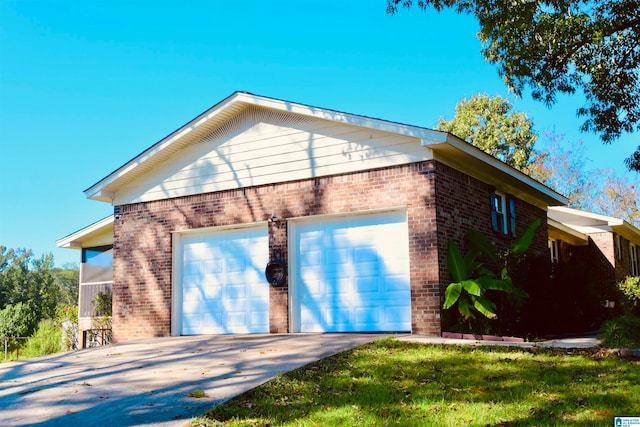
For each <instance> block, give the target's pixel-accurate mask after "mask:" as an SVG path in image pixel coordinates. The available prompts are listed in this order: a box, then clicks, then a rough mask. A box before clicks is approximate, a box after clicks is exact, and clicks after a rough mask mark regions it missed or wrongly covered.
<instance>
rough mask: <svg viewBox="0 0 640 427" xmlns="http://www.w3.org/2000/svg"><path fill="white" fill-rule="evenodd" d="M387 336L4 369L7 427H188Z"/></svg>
mask: <svg viewBox="0 0 640 427" xmlns="http://www.w3.org/2000/svg"><path fill="white" fill-rule="evenodd" d="M382 337H384V335H376V334H283V335H206V336H204V335H201V336H186V337H166V338H154V339H148V340H141V341H128V342H124V343H121V344H114V345H110V346H106V347H101V348H96V349H87V350H80V351H76V352H69V353H63V354H57V355H52V356H46V357H40V358H36V359H30V360H25V361H18V362H10V363H3V364H0V408H2V411H0V425H2V426H40V425H41V426H45V425H46V426H73V425H87V426H94V427H97V426H105V425H106V426H112V427H116V426H134V425H154V426H158V425H159V426H182V425H184V424H185V423H186V422H187V421H188V420H189V419H190V418H192V417H196V416H200V415H202V414H203V413H204V412H205V411H206V410H207V409H209V408H211V407H213V406H215V405H217V404H220V403H222V402H224V401H226V400H228V399H230V398H232V397H234V396H236V395H238V394H241V393H243V392H245V391H246V390H249V389H251V388H254V387H256V386H258V385H260V384H262V383H264V382H266V381H268V380H270V379H271V378H273V377H274V376H276V375H278V374H281V373H285V372H288V371H291V370H293V369H296V368H298V367H300V366H303V365H306V364H307V363H311V362H313V361H316V360H318V359H322V358H324V357H327V356H330V355H333V354H335V353H338V352H340V351H343V350H346V349H349V348H352V347H355V346H357V345H360V344H364V343H367V342H370V341H373V340H376V339H379V338H382ZM193 390H202V391H204V392H205V393H206V396H207V397H205V398H200V399H196V398H192V397H189V393H190V392H191V391H193Z"/></svg>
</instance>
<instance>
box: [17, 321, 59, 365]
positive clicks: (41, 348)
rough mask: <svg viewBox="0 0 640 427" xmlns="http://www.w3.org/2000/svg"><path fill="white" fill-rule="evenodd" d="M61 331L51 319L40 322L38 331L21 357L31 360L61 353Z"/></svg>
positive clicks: (27, 343) (27, 344)
mask: <svg viewBox="0 0 640 427" xmlns="http://www.w3.org/2000/svg"><path fill="white" fill-rule="evenodd" d="M61 333H62V332H61V330H60V328H59V327H57V326H56V323H55V322H54V321H53V320H51V319H45V320H42V321H40V323H39V324H38V329H36V332H35V333H34V334H33V336H32V337H31V338H29V339H28V340H27V342H26V344H25V346H24V348H23V349H22V350H21V352H20V353H21V357H22V358H24V359H30V358H32V357H39V356H45V355H47V354H54V353H59V352H60V351H61V350H62V349H61V346H60V345H61V342H62V336H61Z"/></svg>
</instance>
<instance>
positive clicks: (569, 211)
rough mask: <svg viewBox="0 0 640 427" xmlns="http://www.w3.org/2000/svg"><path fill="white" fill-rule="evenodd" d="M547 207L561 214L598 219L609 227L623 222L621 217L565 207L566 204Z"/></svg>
mask: <svg viewBox="0 0 640 427" xmlns="http://www.w3.org/2000/svg"><path fill="white" fill-rule="evenodd" d="M549 209H550V211H551V212H558V213H559V214H561V215H562V214H564V215H572V216H575V217H580V218H586V219H591V220H593V221H599V222H601V223H605V224H606V225H608V226H609V227H614V226H619V225H623V223H624V222H625V221H624V220H622V219H619V218H614V217H612V216H606V215H601V214H596V213H592V212H587V211H581V210H579V209H573V208H570V207H567V206H554V207H551V208H549ZM594 225H596V224H594Z"/></svg>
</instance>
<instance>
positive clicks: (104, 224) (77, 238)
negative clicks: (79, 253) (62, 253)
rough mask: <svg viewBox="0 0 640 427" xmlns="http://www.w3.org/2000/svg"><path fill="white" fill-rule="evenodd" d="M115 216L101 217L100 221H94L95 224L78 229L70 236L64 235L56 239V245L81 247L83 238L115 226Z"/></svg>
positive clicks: (60, 246)
mask: <svg viewBox="0 0 640 427" xmlns="http://www.w3.org/2000/svg"><path fill="white" fill-rule="evenodd" d="M113 222H114V216H113V215H110V216H108V217H106V218H103V219H101V220H100V221H97V222H94V223H93V224H91V225H89V226H87V227H85V228H83V229H81V230H78V231H76V232H74V233H71V234H69V235H68V236H65V237H63V238H62V239H59V240H57V241H56V246H57V247H59V248H74V249H78V248H80V247H81V246H80V242H82V240H86V238H87V237H90V236H91V235H95V234H98V233H102V232H104V231H107V230H108V229H109V227H111V228H113Z"/></svg>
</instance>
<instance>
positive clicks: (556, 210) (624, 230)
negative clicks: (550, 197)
mask: <svg viewBox="0 0 640 427" xmlns="http://www.w3.org/2000/svg"><path fill="white" fill-rule="evenodd" d="M547 216H548V217H549V218H550V219H551V220H554V221H557V222H558V223H560V224H562V225H564V226H566V227H569V228H571V229H573V230H575V231H577V232H579V233H582V234H585V235H588V234H595V233H603V232H610V233H616V234H619V235H621V236H623V237H624V238H626V239H628V240H631V241H633V242H640V230H639V229H638V228H637V227H635V226H634V225H632V224H630V223H628V222H627V221H624V220H622V219H620V218H614V217H611V216H606V215H600V214H595V213H592V212H587V211H581V210H578V209H572V208H568V207H566V206H552V207H549V209H548V212H547Z"/></svg>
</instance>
